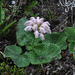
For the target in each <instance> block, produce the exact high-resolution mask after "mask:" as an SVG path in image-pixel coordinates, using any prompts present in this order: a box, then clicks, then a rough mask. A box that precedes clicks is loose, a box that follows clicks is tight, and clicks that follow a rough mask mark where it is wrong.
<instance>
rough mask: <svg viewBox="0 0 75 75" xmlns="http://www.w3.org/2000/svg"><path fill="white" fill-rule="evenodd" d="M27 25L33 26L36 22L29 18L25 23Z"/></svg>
mask: <svg viewBox="0 0 75 75" xmlns="http://www.w3.org/2000/svg"><path fill="white" fill-rule="evenodd" d="M24 25H25V26H31V25H34V22H33V21H31V20H29V21H27V22H25V23H24Z"/></svg>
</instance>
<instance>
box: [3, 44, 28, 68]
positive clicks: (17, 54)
mask: <svg viewBox="0 0 75 75" xmlns="http://www.w3.org/2000/svg"><path fill="white" fill-rule="evenodd" d="M21 53H22V50H21V48H20V47H18V46H15V45H11V46H6V48H5V51H4V54H5V56H6V57H10V58H11V59H12V60H13V61H14V63H15V64H16V65H17V66H19V67H25V66H28V65H29V60H28V57H27V55H26V54H22V55H21Z"/></svg>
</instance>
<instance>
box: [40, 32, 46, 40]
mask: <svg viewBox="0 0 75 75" xmlns="http://www.w3.org/2000/svg"><path fill="white" fill-rule="evenodd" d="M40 38H41V39H42V41H43V40H45V38H44V34H42V33H40Z"/></svg>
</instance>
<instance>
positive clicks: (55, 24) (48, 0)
mask: <svg viewBox="0 0 75 75" xmlns="http://www.w3.org/2000/svg"><path fill="white" fill-rule="evenodd" d="M4 2H5V0H4ZM53 3H54V8H53ZM8 4H10V3H8ZM58 4H59V3H58V0H57V1H56V0H44V2H43V4H42V2H41V0H38V4H37V6H36V7H34V8H33V9H32V11H33V12H36V13H38V14H39V15H38V16H40V17H44V15H47V10H49V9H50V10H51V11H52V12H54V15H56V18H55V19H52V18H49V19H48V21H49V22H50V24H51V30H52V32H62V31H64V29H65V28H66V27H68V26H70V27H72V26H73V24H72V23H71V21H70V18H68V19H66V18H67V17H68V14H70V13H67V14H63V13H62V11H63V10H64V8H63V7H58ZM42 6H43V7H42ZM20 7H21V9H20V8H19V9H20V10H21V11H22V13H21V15H20V13H19V14H18V16H16V17H12V19H14V18H16V19H18V20H19V19H20V18H22V17H23V16H24V15H25V13H24V11H23V9H22V6H20ZM5 8H8V7H5ZM32 11H31V12H32ZM7 15H8V14H7ZM29 17H30V16H27V18H28V19H29ZM44 18H45V17H44ZM45 20H47V18H46V19H45ZM64 20H65V21H64ZM11 21H12V20H11ZM16 27H17V23H15V24H14V26H13V27H11V28H10V30H11V31H10V33H9V34H8V35H6V36H5V37H2V35H1V37H0V51H2V52H4V48H5V47H6V46H8V45H17V41H16ZM22 48H23V47H22ZM61 56H62V58H61V59H56V60H55V58H54V59H53V60H52V61H51V62H50V63H47V64H44V65H43V67H42V65H41V66H39V65H32V64H30V65H29V66H27V67H25V71H24V72H25V75H75V74H74V67H75V63H74V59H73V54H69V52H68V48H67V49H65V50H62V52H61ZM0 62H2V60H1V61H0Z"/></svg>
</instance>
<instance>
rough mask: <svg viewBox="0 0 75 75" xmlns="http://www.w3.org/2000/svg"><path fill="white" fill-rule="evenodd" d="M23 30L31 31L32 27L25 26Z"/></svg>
mask: <svg viewBox="0 0 75 75" xmlns="http://www.w3.org/2000/svg"><path fill="white" fill-rule="evenodd" d="M24 30H25V31H32V26H27V27H26V28H25V29H24Z"/></svg>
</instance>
